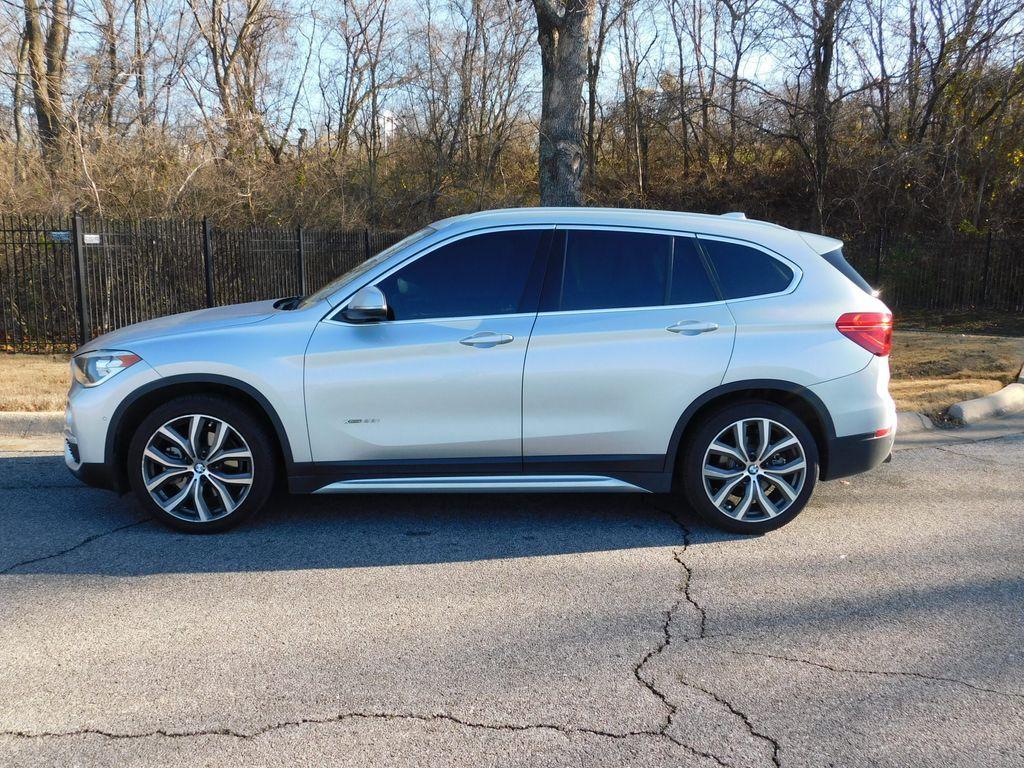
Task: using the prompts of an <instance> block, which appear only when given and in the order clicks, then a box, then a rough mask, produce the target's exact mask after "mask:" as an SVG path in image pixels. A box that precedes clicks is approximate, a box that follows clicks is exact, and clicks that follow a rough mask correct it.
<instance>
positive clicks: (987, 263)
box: [979, 227, 992, 306]
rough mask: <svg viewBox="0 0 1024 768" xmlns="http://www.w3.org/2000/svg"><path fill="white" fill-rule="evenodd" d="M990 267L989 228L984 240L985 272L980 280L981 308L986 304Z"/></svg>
mask: <svg viewBox="0 0 1024 768" xmlns="http://www.w3.org/2000/svg"><path fill="white" fill-rule="evenodd" d="M991 267H992V228H991V227H989V230H988V237H986V238H985V271H984V272H983V273H982V278H981V301H980V302H979V303H980V304H981V306H985V305H987V304H988V275H989V271H990V269H991Z"/></svg>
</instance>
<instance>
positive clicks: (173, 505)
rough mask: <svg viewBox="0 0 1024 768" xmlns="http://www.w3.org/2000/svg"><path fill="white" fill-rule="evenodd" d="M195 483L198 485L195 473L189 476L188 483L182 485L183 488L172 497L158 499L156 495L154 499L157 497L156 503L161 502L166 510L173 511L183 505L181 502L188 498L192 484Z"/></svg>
mask: <svg viewBox="0 0 1024 768" xmlns="http://www.w3.org/2000/svg"><path fill="white" fill-rule="evenodd" d="M194 485H196V478H195V476H194V475H193V476H192V477H190V478H189V480H188V482H187V483H185V484H184V485H183V486H181V490H180V491H178V492H177V493H176V494H174V495H173V496H171V498H169V499H167V500H166V501H160V500H159V499H156V497H154V499H156V503H157V504H159V505H160V506H161V507H162V508H163V509H164V511H165V512H173V511H174V510H176V509H177V508H178V507H179V506H181V502H183V501H184V500H185V499H187V498H188V496H189V494H190V493H192V486H194Z"/></svg>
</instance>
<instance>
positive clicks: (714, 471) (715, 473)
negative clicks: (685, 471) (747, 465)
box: [704, 464, 745, 480]
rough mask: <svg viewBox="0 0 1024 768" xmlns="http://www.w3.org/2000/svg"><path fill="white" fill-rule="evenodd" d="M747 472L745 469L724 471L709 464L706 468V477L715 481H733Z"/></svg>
mask: <svg viewBox="0 0 1024 768" xmlns="http://www.w3.org/2000/svg"><path fill="white" fill-rule="evenodd" d="M744 472H745V470H744V469H743V467H740V468H739V469H723V468H722V467H716V466H714V465H713V464H707V465H705V467H704V477H710V478H712V479H713V480H731V479H732V478H734V477H738V476H740V475H742V474H744Z"/></svg>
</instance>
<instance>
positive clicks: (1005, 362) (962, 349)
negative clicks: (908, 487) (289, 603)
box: [0, 331, 1024, 417]
mask: <svg viewBox="0 0 1024 768" xmlns="http://www.w3.org/2000/svg"><path fill="white" fill-rule="evenodd" d="M67 361H68V359H67V357H66V356H62V355H21V354H15V355H12V354H2V355H0V411H58V410H61V409H62V408H63V407H64V396H65V394H66V393H67V389H68V383H69V381H68V377H69V373H68V362H67ZM1022 362H1024V338H1013V337H1001V336H974V335H972V336H965V335H962V334H952V333H924V332H917V331H897V332H896V334H895V339H894V342H893V350H892V358H891V366H892V383H891V384H890V387H889V388H890V391H891V392H892V395H893V397H894V398H896V406H897V408H899V410H901V411H920V412H922V413H927V414H930V415H932V416H937V417H941V414H942V412H943V411H944V410H945V409H946V408H948V407H949V406H950V405H952V404H953V403H955V402H957V401H959V400H967V399H969V398H972V397H980V396H981V395H988V394H991V393H992V392H995V391H996V390H997V389H999V388H1000V387H1002V386H1003V385H1004V384H1008V383H1010V382H1011V381H1013V380H1014V379H1015V378H1016V376H1017V372H1018V371H1019V370H1020V366H1021V363H1022Z"/></svg>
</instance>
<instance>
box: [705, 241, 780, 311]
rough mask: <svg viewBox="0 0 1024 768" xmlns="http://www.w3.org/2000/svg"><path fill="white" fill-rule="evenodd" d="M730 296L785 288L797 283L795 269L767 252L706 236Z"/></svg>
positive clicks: (734, 297) (723, 286) (717, 270)
mask: <svg viewBox="0 0 1024 768" xmlns="http://www.w3.org/2000/svg"><path fill="white" fill-rule="evenodd" d="M700 244H701V245H702V246H703V248H704V250H705V251H706V252H707V254H708V257H709V258H710V259H711V263H712V264H713V265H714V267H715V272H716V273H717V275H718V282H719V284H720V285H721V286H722V293H723V294H724V295H725V298H727V299H742V298H744V297H747V296H762V295H764V294H768V293H778V292H779V291H784V290H786V288H788V287H789V284H790V283H791V282H793V270H791V269H790V268H789V267H787V266H786V265H785V264H783V263H782V262H781V261H779V260H778V259H774V258H772V257H771V256H769V255H768V254H767V253H765V252H764V251H759V250H757V249H756V248H751V247H749V246H746V245H740V244H739V243H729V242H724V241H722V240H705V239H702V240H701V241H700Z"/></svg>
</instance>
